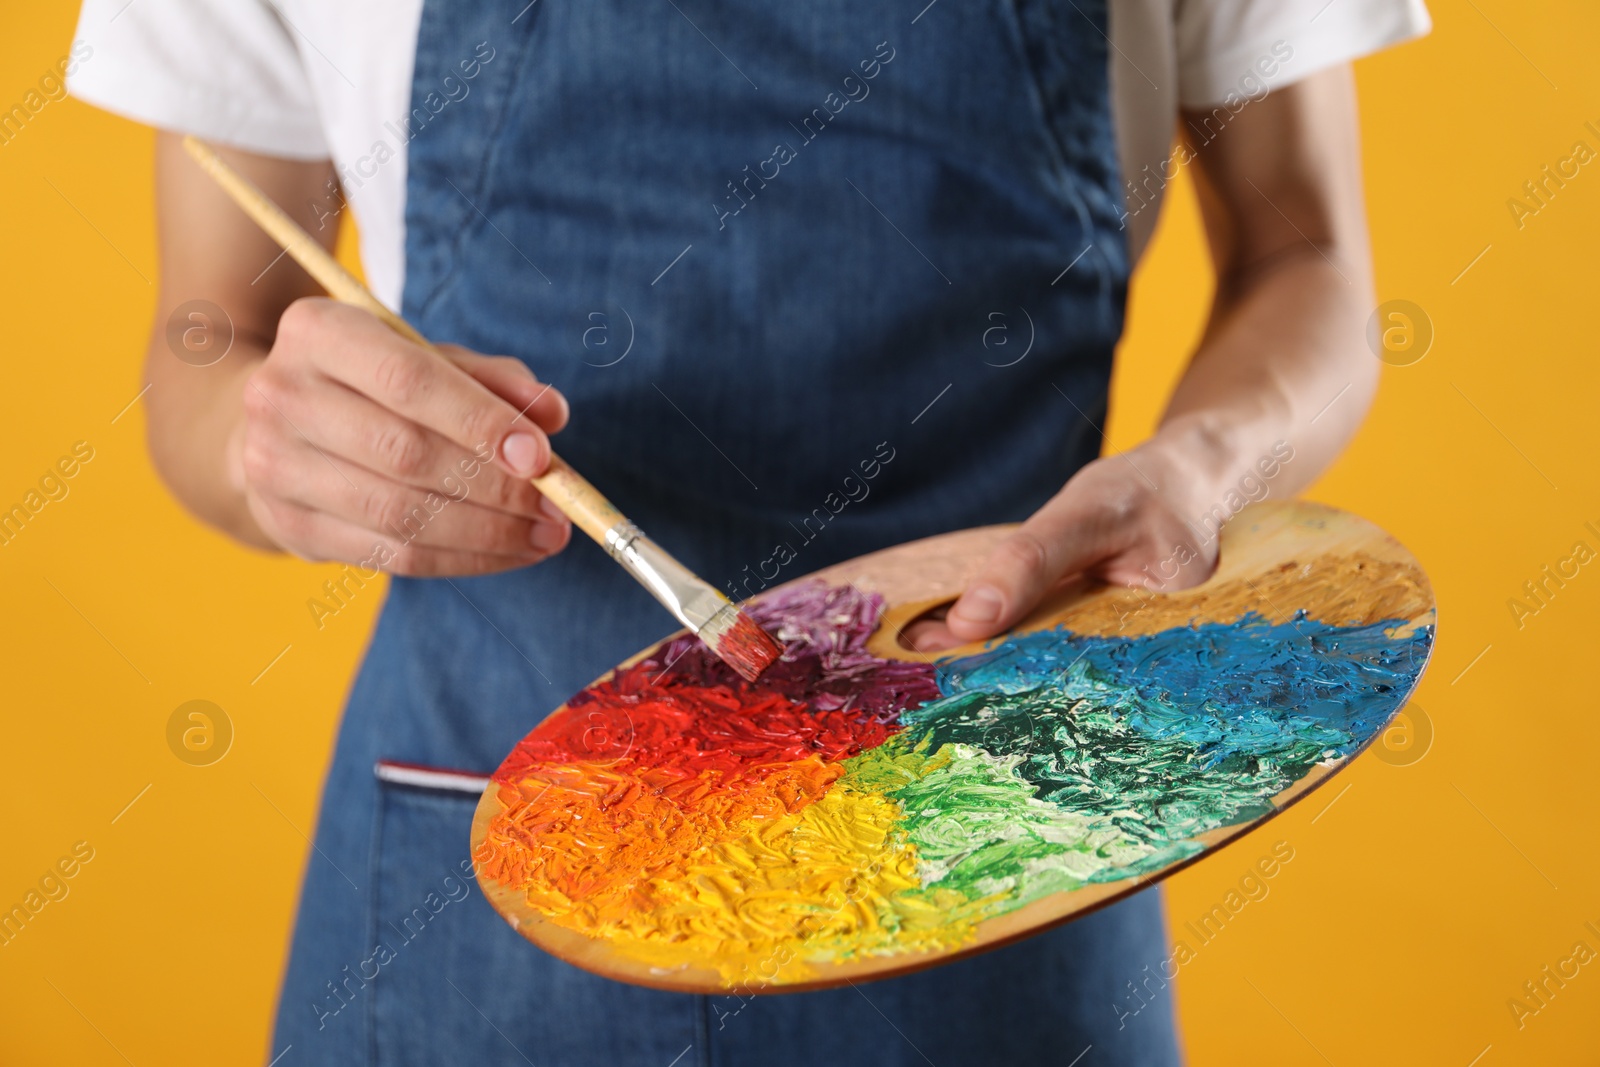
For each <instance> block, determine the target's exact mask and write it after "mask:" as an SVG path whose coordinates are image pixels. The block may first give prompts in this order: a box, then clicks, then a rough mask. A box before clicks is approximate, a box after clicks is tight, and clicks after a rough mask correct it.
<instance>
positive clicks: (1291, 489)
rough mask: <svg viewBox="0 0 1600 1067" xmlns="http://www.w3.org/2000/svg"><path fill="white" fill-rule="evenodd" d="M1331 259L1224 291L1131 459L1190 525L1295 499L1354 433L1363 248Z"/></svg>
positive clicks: (1366, 397) (1296, 253) (1312, 252)
mask: <svg viewBox="0 0 1600 1067" xmlns="http://www.w3.org/2000/svg"><path fill="white" fill-rule="evenodd" d="M1341 252H1342V250H1341V249H1340V248H1338V247H1336V246H1323V247H1312V246H1311V245H1309V244H1304V245H1302V247H1301V248H1300V249H1291V250H1289V252H1288V253H1286V254H1284V255H1281V256H1279V257H1277V258H1276V259H1275V260H1274V261H1273V262H1272V263H1271V264H1270V265H1269V266H1267V267H1265V268H1264V269H1258V270H1255V271H1253V272H1251V273H1250V275H1249V276H1246V277H1243V278H1226V279H1224V284H1223V285H1222V286H1221V287H1220V289H1219V293H1220V298H1219V300H1218V301H1217V304H1216V306H1215V308H1214V311H1213V315H1212V320H1211V324H1210V326H1209V328H1208V329H1207V331H1206V335H1205V338H1204V340H1203V341H1202V342H1201V344H1200V347H1199V349H1198V350H1197V351H1196V353H1195V355H1194V357H1193V359H1192V361H1191V362H1190V365H1189V368H1188V370H1187V372H1186V373H1185V374H1184V376H1183V378H1182V380H1181V381H1180V382H1179V384H1178V387H1177V389H1176V390H1175V391H1174V393H1173V396H1172V399H1171V401H1170V402H1169V404H1168V407H1167V411H1166V413H1165V415H1164V416H1163V418H1162V421H1161V425H1160V428H1159V429H1158V430H1157V432H1156V434H1155V436H1154V437H1153V438H1152V439H1151V441H1150V442H1148V447H1147V448H1146V449H1142V451H1152V452H1155V453H1157V454H1158V457H1159V458H1158V460H1157V462H1156V464H1155V465H1157V466H1164V467H1165V469H1166V470H1168V471H1170V472H1171V474H1170V475H1169V477H1172V478H1175V479H1180V480H1181V481H1182V485H1174V486H1172V487H1171V488H1172V489H1173V490H1175V491H1176V492H1177V495H1178V499H1180V500H1182V501H1184V503H1185V506H1186V507H1187V509H1188V510H1189V511H1190V512H1191V514H1193V515H1195V516H1199V515H1205V514H1213V513H1214V510H1213V509H1215V508H1216V507H1218V506H1219V505H1220V506H1222V507H1223V508H1224V510H1226V511H1228V512H1230V513H1231V512H1232V511H1235V510H1237V507H1236V506H1234V505H1236V504H1237V502H1238V501H1239V500H1240V499H1241V498H1242V499H1245V500H1250V499H1259V498H1261V497H1262V496H1264V495H1266V494H1271V495H1283V496H1287V495H1290V494H1292V493H1295V492H1298V491H1299V490H1301V489H1303V488H1304V487H1306V486H1307V485H1309V484H1311V483H1312V482H1313V481H1315V480H1316V478H1317V477H1318V476H1319V475H1320V474H1321V473H1322V472H1323V471H1324V470H1326V469H1327V467H1328V466H1329V465H1330V464H1331V463H1332V462H1333V460H1334V459H1335V458H1337V456H1338V455H1339V453H1340V451H1341V450H1342V449H1343V448H1344V446H1345V445H1346V444H1347V443H1348V442H1349V440H1350V438H1351V437H1352V436H1353V435H1354V434H1355V431H1356V429H1357V428H1358V427H1359V426H1360V424H1361V420H1362V418H1363V417H1364V415H1365V414H1366V411H1367V408H1368V407H1369V405H1370V404H1371V402H1372V397H1373V394H1374V392H1375V390H1376V388H1377V381H1378V361H1377V360H1375V359H1374V358H1373V357H1372V353H1371V352H1369V351H1368V350H1367V348H1366V343H1365V340H1364V335H1363V329H1364V326H1365V313H1366V311H1367V310H1368V309H1369V308H1370V307H1371V306H1372V295H1371V283H1370V280H1369V270H1368V267H1367V257H1366V250H1365V248H1364V247H1359V248H1357V249H1354V250H1351V251H1349V252H1347V253H1345V254H1341ZM1324 257H1326V258H1324ZM1269 471H1270V472H1271V474H1270V476H1268V475H1267V473H1266V472H1269ZM1164 488H1166V487H1164Z"/></svg>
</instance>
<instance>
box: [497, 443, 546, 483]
mask: <svg viewBox="0 0 1600 1067" xmlns="http://www.w3.org/2000/svg"><path fill="white" fill-rule="evenodd" d="M500 458H501V459H503V460H505V462H506V465H507V466H508V467H510V468H511V469H512V470H514V471H516V472H517V473H518V474H521V475H524V476H527V475H531V474H533V465H534V463H535V462H536V461H537V460H538V458H539V442H538V440H537V439H536V438H535V437H534V436H533V435H532V434H528V433H514V434H511V435H510V436H508V437H507V438H506V439H505V440H504V441H502V442H500Z"/></svg>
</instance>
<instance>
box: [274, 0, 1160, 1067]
mask: <svg viewBox="0 0 1600 1067" xmlns="http://www.w3.org/2000/svg"><path fill="white" fill-rule="evenodd" d="M920 7H921V3H920V2H913V3H911V4H908V5H895V6H894V7H893V8H891V7H889V6H887V5H880V4H861V3H845V2H843V0H817V2H812V3H806V4H757V3H753V2H751V0H692V2H691V0H682V2H681V3H679V4H677V5H674V4H662V5H660V6H659V7H657V6H655V5H653V4H641V3H638V2H624V0H589V2H586V3H581V4H579V3H570V2H567V0H539V2H538V3H535V4H532V5H529V6H527V7H526V8H524V6H523V4H522V3H521V2H520V0H519V2H515V3H510V4H503V3H490V2H489V0H448V2H445V0H427V2H426V4H425V6H424V10H423V15H422V23H421V28H420V33H419V41H418V48H417V60H416V68H415V72H414V80H413V105H414V106H415V107H417V108H420V109H424V110H425V111H428V112H429V113H431V119H430V120H429V121H427V122H426V123H425V124H420V129H419V130H417V131H416V132H415V135H414V136H413V138H412V140H411V141H410V143H409V146H408V153H409V155H408V162H407V166H408V168H409V170H408V176H407V190H408V192H407V196H408V199H407V206H406V226H407V235H406V255H407V265H406V269H407V274H406V283H405V296H404V306H403V309H402V310H403V312H404V314H405V316H406V317H407V318H408V319H409V320H410V321H411V322H412V323H413V324H415V325H416V326H417V328H418V329H420V330H421V331H422V332H423V333H424V334H426V335H428V336H429V337H431V338H433V339H435V340H437V341H451V342H456V343H459V344H463V345H467V346H469V347H471V348H474V349H477V350H479V351H483V352H488V353H500V354H510V355H514V356H517V357H518V358H520V359H522V360H523V361H525V362H526V363H527V364H528V366H529V367H530V368H532V370H533V371H534V372H535V373H536V374H537V375H538V376H539V377H540V378H541V379H542V380H544V381H547V382H551V383H554V384H555V385H556V386H557V387H559V388H560V389H561V390H562V391H563V392H564V393H565V394H566V396H567V397H568V398H569V400H570V401H571V404H572V420H571V424H570V426H569V427H568V429H566V430H565V431H564V432H563V433H561V434H560V435H559V436H558V437H557V438H556V439H555V446H556V448H557V449H558V450H559V451H560V452H561V454H562V455H563V456H565V457H566V458H567V459H568V460H569V461H570V462H571V463H572V464H573V465H574V466H575V467H576V468H577V469H578V470H580V471H582V472H584V473H585V474H586V475H587V476H588V477H589V478H590V479H591V480H592V481H593V482H595V484H596V485H598V486H599V487H600V488H601V489H602V490H603V491H604V492H605V493H607V494H608V495H609V496H611V498H612V499H613V500H614V501H615V502H616V503H617V505H618V506H619V507H620V508H622V509H623V511H624V512H626V513H627V514H628V515H629V516H630V517H631V518H633V519H634V520H635V521H636V522H637V523H638V524H639V525H640V526H641V527H643V528H644V529H645V530H647V531H649V532H650V533H651V535H652V536H653V537H655V539H656V540H658V541H659V542H661V543H662V544H663V545H666V546H667V547H668V548H669V549H670V550H671V551H673V552H674V553H675V554H676V555H678V556H679V558H681V559H682V560H683V561H684V562H685V563H686V564H687V565H689V566H690V567H692V568H693V569H694V570H695V571H696V572H697V573H699V574H701V575H702V576H704V577H705V578H707V579H709V580H711V581H712V582H714V583H716V584H718V585H720V586H723V587H724V588H726V589H727V590H728V591H729V592H730V593H732V594H734V595H736V596H741V597H742V596H745V595H748V594H751V593H755V592H759V591H760V590H761V588H763V587H764V586H766V585H770V584H774V583H776V582H781V581H787V580H789V579H792V578H796V577H799V576H801V575H803V574H805V573H806V572H809V571H812V570H815V569H817V568H819V567H822V566H826V565H828V564H831V563H835V562H837V561H839V560H843V559H848V558H850V557H853V556H856V555H860V554H861V553H864V552H868V551H873V550H876V549H880V548H884V547H887V546H889V545H894V544H899V543H902V542H905V541H909V540H913V539H915V538H919V537H925V536H928V535H931V534H936V533H941V532H945V531H948V530H955V529H960V528H964V527H969V526H977V525H986V524H990V523H996V522H1008V521H1017V520H1021V519H1023V518H1025V517H1026V516H1027V515H1028V514H1029V513H1031V512H1032V511H1033V510H1034V509H1036V508H1038V507H1039V506H1040V505H1041V504H1043V503H1044V502H1045V501H1046V500H1047V499H1048V498H1049V497H1050V496H1051V495H1052V494H1053V493H1055V492H1056V491H1057V490H1059V489H1060V487H1061V486H1062V484H1063V483H1064V482H1065V481H1066V480H1067V479H1068V477H1070V476H1071V474H1072V473H1073V472H1074V471H1075V470H1077V469H1078V468H1079V467H1080V466H1082V465H1083V464H1084V463H1086V462H1088V461H1089V460H1091V459H1093V458H1094V457H1095V456H1096V455H1097V454H1098V452H1099V449H1100V445H1101V434H1100V428H1099V427H1100V424H1101V422H1102V421H1103V418H1104V411H1105V402H1106V390H1107V385H1108V381H1109V376H1110V367H1111V353H1112V349H1113V346H1114V345H1115V343H1116V340H1117V337H1118V335H1119V333H1120V331H1121V328H1122V313H1123V302H1124V297H1125V293H1126V286H1127V276H1128V263H1127V255H1126V251H1125V247H1124V243H1123V239H1122V233H1121V230H1120V228H1119V223H1118V220H1119V217H1120V215H1121V197H1120V193H1119V181H1118V175H1117V171H1116V163H1115V158H1116V157H1115V152H1114V145H1113V142H1112V124H1111V116H1110V110H1109V100H1108V89H1107V72H1106V48H1107V43H1106V37H1105V30H1106V12H1105V5H1104V2H1103V0H1099V2H1096V0H973V2H957V0H943V2H939V3H936V4H934V5H931V6H930V7H928V8H926V9H923V10H922V11H921V13H920V14H919V13H918V9H919V8H920ZM519 11H520V14H519ZM486 55H488V56H491V57H492V58H489V59H487V61H484V60H483V57H484V56H486ZM463 63H469V64H475V66H467V67H464V66H463ZM469 69H470V70H472V71H473V75H472V77H470V78H469V79H468V78H464V76H463V72H464V71H465V70H469ZM452 79H453V80H452ZM463 91H464V95H462V94H463ZM447 93H450V94H453V95H452V96H451V101H450V103H449V104H448V106H447V107H444V106H443V105H438V104H437V101H438V98H439V97H440V96H443V95H445V94H447ZM429 94H435V96H434V97H433V99H431V100H430V95H429ZM885 456H888V457H890V458H888V459H887V460H886V459H885V458H884V457H885ZM869 470H871V471H873V473H872V474H871V475H870V476H868V475H867V473H866V472H867V471H869ZM847 479H851V480H849V481H847ZM779 544H786V545H787V546H789V547H790V549H791V550H792V554H793V557H794V558H793V560H792V561H790V562H788V563H787V564H786V565H783V566H779V565H776V564H774V562H773V560H774V550H775V548H776V546H778V545H779ZM673 628H674V626H673V622H672V620H671V618H670V616H668V615H667V614H666V613H665V612H664V611H663V610H662V609H661V608H660V607H659V606H657V605H656V604H655V602H654V601H652V600H651V599H650V598H649V596H648V594H646V593H645V592H644V591H643V590H642V589H641V588H639V587H638V586H637V585H635V584H634V582H633V581H632V580H631V579H630V578H629V577H627V576H626V575H625V574H624V573H623V572H622V571H621V570H620V569H619V568H618V567H617V566H616V565H615V564H613V563H612V562H611V561H610V560H609V559H608V558H607V557H606V556H605V554H604V553H603V552H602V551H601V550H600V549H598V548H597V547H596V546H594V545H593V544H590V543H588V542H587V540H585V539H584V538H583V537H582V536H581V535H578V536H576V537H575V540H574V542H573V544H572V545H571V547H570V548H569V549H568V550H567V551H566V552H565V553H563V554H562V555H561V556H559V557H556V558H555V559H553V560H551V561H549V562H546V563H544V564H541V565H539V566H536V567H531V568H528V569H525V570H520V571H516V572H512V573H509V574H501V575H495V576H491V577H484V578H472V579H451V580H441V579H431V580H416V579H405V578H397V579H395V580H394V581H393V583H392V586H391V591H390V594H389V598H388V601H387V603H386V604H385V605H384V608H383V612H382V615H381V617H380V620H379V623H378V626H377V630H376V633H375V635H374V637H373V641H372V646H371V649H370V651H369V652H368V655H367V658H366V660H365V663H364V664H363V666H362V669H361V672H360V674H359V676H358V678H357V681H356V684H355V686H354V689H353V691H352V693H351V696H350V700H349V703H348V707H347V710H346V713H345V718H344V722H343V724H342V727H341V731H340V735H339V740H338V744H337V749H336V753H335V757H334V762H333V766H332V768H331V771H330V773H329V777H328V780H327V784H326V788H325V792H324V799H323V805H322V815H321V819H320V822H319V825H318V829H317V834H316V842H317V848H316V850H315V851H314V852H312V854H311V856H310V859H309V867H308V871H307V875H306V879H305V883H304V887H303V889H302V898H301V905H300V912H299V917H298V920H297V925H296V929H295V935H294V941H293V946H292V952H291V957H290V964H289V969H288V973H287V976H286V978H285V981H284V986H283V991H282V997H281V1001H280V1006H279V1016H278V1024H277V1033H276V1038H275V1043H274V1046H273V1048H274V1053H276V1052H277V1051H279V1050H282V1049H283V1048H284V1047H285V1046H288V1045H292V1049H290V1051H289V1052H288V1053H287V1054H286V1055H285V1056H284V1058H283V1060H282V1061H281V1065H282V1067H291V1065H293V1064H297V1063H300V1064H313V1063H314V1064H340V1065H351V1064H382V1065H391V1064H396V1065H397V1064H443V1063H447V1062H471V1063H478V1064H521V1063H533V1064H537V1065H539V1067H547V1065H561V1067H589V1065H595V1067H602V1065H603V1067H633V1065H639V1067H674V1065H675V1067H692V1065H713V1064H714V1065H719V1067H721V1065H729V1067H732V1065H745V1064H750V1065H763V1067H787V1065H790V1064H828V1065H830V1067H851V1065H856V1064H874V1065H879V1067H887V1065H898V1064H905V1065H925V1064H935V1065H937V1067H957V1065H963V1064H999V1063H1029V1064H1056V1063H1059V1064H1063V1065H1066V1064H1070V1063H1074V1062H1078V1063H1081V1064H1082V1067H1104V1065H1109V1064H1130V1065H1132V1064H1137V1065H1140V1067H1160V1065H1162V1064H1171V1063H1176V1062H1178V1059H1179V1056H1178V1051H1177V1042H1176V1036H1175V1033H1174V1027H1173V1022H1172V1011H1171V1003H1170V1000H1168V999H1164V998H1168V997H1169V996H1170V993H1169V992H1163V993H1161V994H1160V995H1159V996H1158V1001H1162V1002H1159V1003H1156V1004H1153V1005H1151V1007H1152V1008H1154V1009H1156V1010H1149V1009H1147V1010H1143V1011H1140V1012H1139V1013H1138V1014H1137V1015H1135V1016H1129V1017H1119V1012H1118V1009H1117V1008H1116V1007H1114V1005H1117V1004H1119V1003H1121V1002H1122V1001H1123V1000H1124V999H1125V998H1126V996H1127V984H1128V983H1130V982H1133V981H1136V980H1137V979H1138V978H1139V977H1140V976H1141V970H1142V968H1144V967H1145V966H1146V965H1147V964H1150V965H1155V964H1156V963H1158V962H1159V961H1160V960H1161V959H1162V957H1163V956H1164V955H1165V954H1166V952H1165V945H1166V940H1165V938H1166V935H1165V931H1164V929H1163V925H1162V918H1161V911H1160V899H1159V895H1158V893H1157V892H1155V891H1147V892H1145V893H1143V894H1140V895H1138V896H1136V897H1134V898H1132V899H1130V900H1128V901H1126V902H1124V903H1122V904H1118V905H1115V906H1112V907H1110V908H1107V909H1104V910H1102V911H1100V912H1097V913H1096V914H1094V915H1091V916H1089V917H1087V918H1084V919H1082V920H1079V921H1077V922H1074V923H1071V924H1068V925H1066V926H1064V927H1060V928H1058V929H1056V930H1053V931H1050V932H1047V933H1044V934H1041V935H1038V936H1036V937H1033V938H1030V939H1028V940H1026V941H1023V942H1021V943H1019V944H1016V945H1013V946H1011V947H1008V948H1005V949H1001V950H998V951H994V952H990V953H987V954H984V955H980V956H977V957H974V958H972V959H969V960H964V961H960V962H957V963H954V964H951V965H948V966H943V967H938V968H934V969H931V970H927V971H923V972H920V973H917V974H914V975H911V976H908V977H904V978H899V979H892V980H887V981H882V982H874V983H868V984H865V985H861V986H859V987H856V988H852V987H850V986H845V987H843V988H840V989H836V990H829V991H824V992H816V993H807V994H798V995H785V996H773V997H762V998H757V999H754V1000H743V1001H741V1000H739V999H738V998H735V997H697V996H689V995H684V994H671V993H664V992H659V991H654V990H648V989H643V988H638V987H634V986H629V985H624V984H621V983H617V982H612V981H609V980H606V979H603V978H599V977H596V976H594V975H591V974H588V973H586V972H584V971H581V970H579V969H577V968H575V967H572V966H570V965H568V964H566V963H563V962H561V961H559V960H556V959H554V958H552V957H550V956H548V955H546V954H545V953H543V952H542V951H540V950H539V949H536V948H534V947H533V946H532V945H531V944H529V943H527V942H526V941H524V940H523V939H522V938H521V937H520V936H518V935H517V934H516V932H515V931H513V930H512V929H511V928H510V927H509V926H508V925H507V924H506V923H505V922H504V921H502V920H501V919H500V918H499V917H498V916H497V915H496V914H495V913H494V912H493V911H492V909H491V908H490V907H489V906H488V905H487V903H486V902H485V901H484V900H483V895H482V892H481V890H480V889H479V888H478V886H477V885H476V883H475V881H474V880H473V879H472V878H471V877H470V873H468V872H469V871H470V863H469V862H468V828H469V824H470V821H471V816H472V811H473V806H474V802H475V797H473V796H471V795H466V794H461V793H452V792H449V791H444V790H432V789H426V788H420V787H416V786H411V785H401V784H396V783H391V782H382V781H379V780H377V779H376V778H375V777H374V771H373V768H374V764H375V763H376V762H377V761H379V760H397V761H404V762H409V763H414V764H422V765H428V766H437V767H445V768H453V769H460V770H466V771H471V772H474V773H477V774H488V773H490V772H491V771H493V770H494V768H495V767H496V766H497V765H498V764H499V761H500V760H501V759H502V758H503V757H504V756H505V754H506V753H507V752H508V751H509V750H510V749H511V747H512V746H513V745H514V744H515V743H516V741H517V740H518V739H520V738H521V737H522V736H523V735H524V734H526V733H527V732H528V730H530V729H531V728H532V727H533V726H534V725H535V724H536V723H537V722H538V721H539V720H540V719H541V718H542V717H543V716H544V715H546V714H548V713H549V712H550V711H551V710H552V709H553V708H555V707H556V706H557V705H559V704H560V703H561V702H562V701H563V700H565V699H566V698H567V697H568V696H570V695H571V694H572V693H574V692H575V691H577V690H578V689H580V688H582V687H583V686H584V685H586V684H588V683H589V682H590V681H592V680H593V679H594V678H595V677H597V676H598V675H600V674H601V673H603V672H604V671H606V670H607V669H609V668H610V667H612V666H613V665H615V664H616V663H617V662H619V661H620V660H622V659H624V658H625V657H627V656H628V655H630V654H632V653H633V652H635V651H637V650H638V649H640V648H641V647H643V646H644V645H646V644H648V643H650V642H653V641H655V640H657V639H659V638H661V637H663V636H665V635H666V634H667V633H668V632H670V631H671V630H672V629H673ZM464 865H465V866H464ZM380 947H381V949H382V951H380ZM1090 1046H1092V1049H1091V1050H1090V1051H1089V1052H1088V1053H1087V1054H1086V1055H1084V1056H1083V1059H1082V1060H1081V1061H1079V1060H1076V1057H1078V1056H1080V1054H1084V1052H1085V1049H1086V1048H1090Z"/></svg>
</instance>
